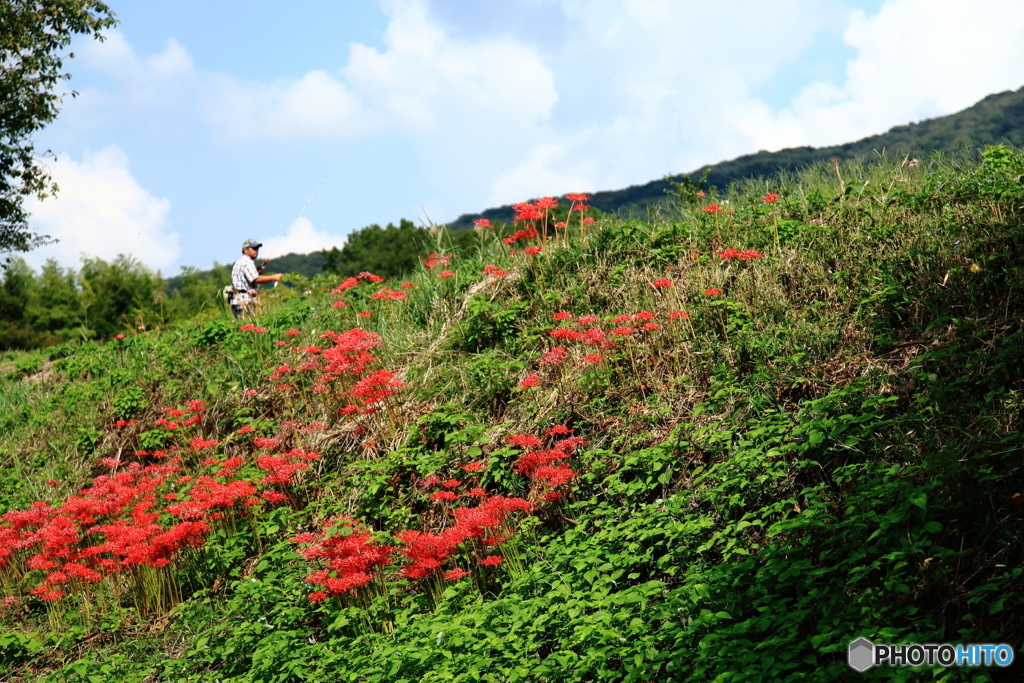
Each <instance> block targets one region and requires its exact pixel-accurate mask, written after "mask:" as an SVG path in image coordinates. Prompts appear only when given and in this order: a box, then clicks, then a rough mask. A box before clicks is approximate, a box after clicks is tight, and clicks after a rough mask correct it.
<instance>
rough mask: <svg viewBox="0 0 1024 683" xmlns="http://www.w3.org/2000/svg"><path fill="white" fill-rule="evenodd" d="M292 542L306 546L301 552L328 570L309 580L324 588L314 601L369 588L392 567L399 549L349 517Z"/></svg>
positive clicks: (329, 523)
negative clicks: (383, 570) (376, 575)
mask: <svg viewBox="0 0 1024 683" xmlns="http://www.w3.org/2000/svg"><path fill="white" fill-rule="evenodd" d="M343 530H344V531H343ZM338 532H341V533H338ZM292 541H293V542H295V543H298V544H301V545H306V546H307V547H306V548H303V549H302V550H300V551H299V553H300V554H301V555H302V556H303V557H305V558H306V559H307V560H309V561H311V562H318V563H320V564H321V566H323V567H324V568H323V569H321V570H319V571H316V572H313V573H312V574H310V575H309V576H307V577H306V581H307V582H308V583H311V584H314V585H318V586H320V587H322V588H323V589H324V590H321V591H316V592H314V593H312V594H311V595H310V596H309V599H310V600H313V601H314V602H317V601H320V600H324V599H326V597H327V596H328V595H339V594H342V593H347V592H348V591H350V590H352V589H353V588H358V587H360V586H365V585H366V584H368V583H369V582H370V581H372V580H373V573H374V572H375V571H376V570H377V569H378V568H380V567H385V566H387V565H389V564H391V555H392V553H393V552H394V550H395V548H394V547H393V546H388V545H381V544H379V543H377V542H376V541H374V540H373V538H372V535H371V534H370V533H369V530H368V529H366V528H365V527H364V526H362V525H361V524H360V523H359V522H357V521H356V520H353V519H349V518H346V517H337V518H335V519H332V520H330V521H329V522H328V523H327V524H326V525H325V527H324V529H323V531H322V532H321V534H319V535H316V536H314V535H313V534H300V535H299V536H296V537H295V538H293V539H292Z"/></svg>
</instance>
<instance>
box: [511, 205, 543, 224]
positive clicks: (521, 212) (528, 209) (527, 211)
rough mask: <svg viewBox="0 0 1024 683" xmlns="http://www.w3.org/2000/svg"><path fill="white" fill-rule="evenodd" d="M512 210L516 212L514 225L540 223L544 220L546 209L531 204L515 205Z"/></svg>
mask: <svg viewBox="0 0 1024 683" xmlns="http://www.w3.org/2000/svg"><path fill="white" fill-rule="evenodd" d="M512 210H513V211H515V216H514V217H513V219H512V221H513V222H514V223H518V222H520V221H539V220H541V219H542V218H544V209H542V208H541V207H539V206H537V205H535V204H531V203H530V202H520V203H519V204H513V205H512Z"/></svg>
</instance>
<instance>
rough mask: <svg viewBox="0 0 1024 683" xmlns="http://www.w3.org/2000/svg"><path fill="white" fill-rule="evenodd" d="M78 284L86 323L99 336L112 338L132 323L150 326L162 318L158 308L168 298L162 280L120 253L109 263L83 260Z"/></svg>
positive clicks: (90, 259)
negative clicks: (164, 292)
mask: <svg viewBox="0 0 1024 683" xmlns="http://www.w3.org/2000/svg"><path fill="white" fill-rule="evenodd" d="M79 283H80V284H81V287H82V294H81V298H80V300H81V302H82V308H83V309H85V315H84V318H85V321H86V325H87V326H88V327H89V329H90V330H91V331H92V332H93V333H94V334H95V335H97V336H99V337H110V336H112V335H114V334H116V333H117V332H120V331H123V330H124V329H125V328H126V327H128V326H129V325H131V326H135V325H139V324H144V325H147V326H151V325H152V324H153V323H154V322H162V320H163V316H162V314H161V311H160V310H159V308H158V304H159V302H161V301H163V300H164V299H165V298H166V297H165V295H164V294H163V287H162V285H163V281H162V280H161V278H160V276H159V275H158V274H156V273H154V272H152V271H151V270H149V269H148V268H146V266H144V265H142V264H141V263H139V262H138V261H136V260H135V259H133V258H131V257H130V256H125V255H124V254H118V256H117V258H115V259H114V260H113V261H112V262H110V263H108V262H106V261H104V260H102V259H99V258H84V259H82V270H81V271H80V273H79Z"/></svg>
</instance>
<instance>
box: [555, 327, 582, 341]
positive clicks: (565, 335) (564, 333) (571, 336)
mask: <svg viewBox="0 0 1024 683" xmlns="http://www.w3.org/2000/svg"><path fill="white" fill-rule="evenodd" d="M550 334H551V336H552V337H554V338H555V339H568V340H569V341H579V340H580V339H582V338H583V334H582V333H580V332H577V331H576V330H570V329H569V328H568V327H558V328H555V329H553V330H551V332H550Z"/></svg>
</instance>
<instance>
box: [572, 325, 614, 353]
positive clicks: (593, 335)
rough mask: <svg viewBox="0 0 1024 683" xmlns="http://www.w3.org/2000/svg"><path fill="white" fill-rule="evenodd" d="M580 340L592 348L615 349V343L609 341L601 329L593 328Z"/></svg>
mask: <svg viewBox="0 0 1024 683" xmlns="http://www.w3.org/2000/svg"><path fill="white" fill-rule="evenodd" d="M580 338H581V339H582V340H583V343H584V344H589V345H590V346H597V347H599V348H602V349H612V348H615V342H614V341H612V340H611V339H608V338H607V337H606V336H605V333H604V332H603V331H602V330H601V328H599V327H591V328H590V329H589V330H587V331H586V332H584V333H583V334H582V335H581V337H580Z"/></svg>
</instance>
